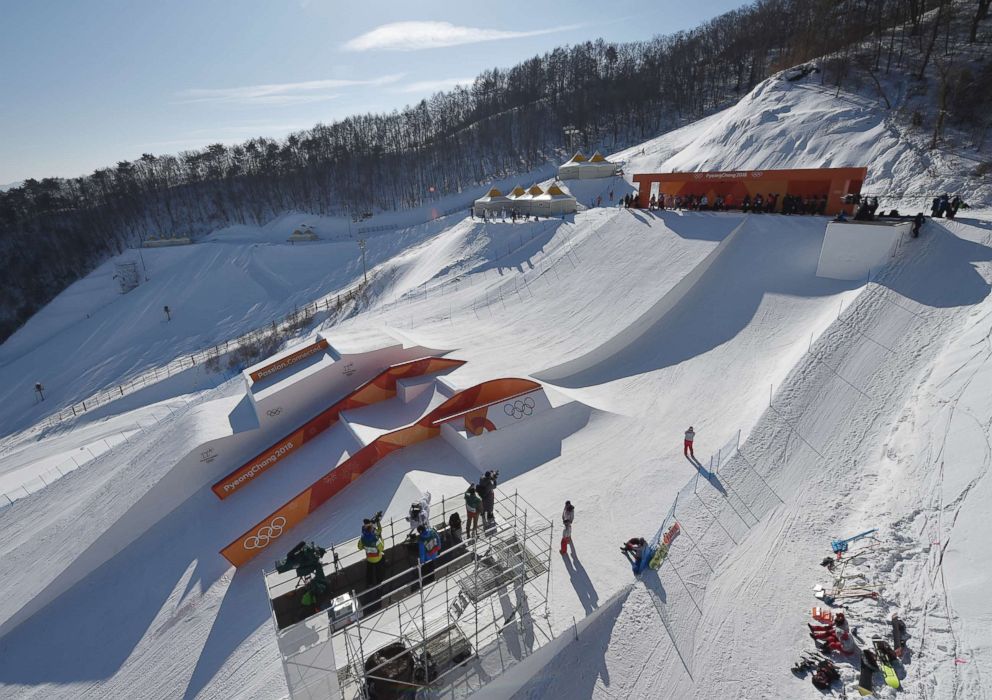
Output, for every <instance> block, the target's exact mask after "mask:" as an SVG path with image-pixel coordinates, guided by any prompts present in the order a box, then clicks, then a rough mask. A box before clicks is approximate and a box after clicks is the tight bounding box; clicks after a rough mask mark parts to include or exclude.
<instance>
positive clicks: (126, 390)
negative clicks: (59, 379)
mask: <svg viewBox="0 0 992 700" xmlns="http://www.w3.org/2000/svg"><path fill="white" fill-rule="evenodd" d="M370 277H371V276H370ZM371 282H372V280H371V279H370V281H369V283H371ZM365 290H366V283H365V282H364V281H362V282H359V283H357V284H354V285H352V286H350V287H346V288H344V289H341V290H338V291H336V292H333V293H331V294H327V295H325V296H323V297H321V298H320V299H317V300H315V301H313V302H310V303H308V304H306V305H305V306H302V307H296V308H295V309H293V310H292V311H290V312H288V313H287V314H286V315H285V316H283V317H282V318H280V319H278V320H275V319H274V320H272V321H270V322H269V323H268V324H266V325H264V326H260V327H258V328H255V329H253V330H250V331H248V332H247V333H243V334H241V335H239V336H237V337H236V338H232V339H229V340H225V341H224V342H222V343H217V344H216V345H212V346H210V347H209V348H206V349H203V350H197V351H196V352H192V353H189V354H184V355H181V356H180V357H177V358H176V359H174V360H172V361H171V362H169V363H168V364H166V365H163V366H159V367H152V368H150V369H147V370H145V371H144V372H141V373H140V374H137V375H133V376H131V377H128V378H126V379H124V380H122V381H121V382H119V383H117V384H115V385H114V386H110V387H106V388H104V389H102V390H100V391H98V392H97V393H95V394H93V395H91V396H88V397H87V398H85V399H83V400H82V401H79V402H76V403H71V404H69V405H67V406H63V407H61V408H59V410H58V411H57V412H56V413H53V414H51V415H50V416H48V417H47V418H46V419H44V420H43V421H41V422H40V423H39V424H38V425H37V426H36V427H37V428H40V429H42V430H44V429H46V428H50V427H52V426H55V425H58V424H60V423H63V422H65V421H69V420H72V419H74V418H77V417H78V416H80V415H82V414H84V413H86V412H87V411H92V410H93V409H95V408H98V407H100V406H106V405H107V404H109V403H111V402H113V401H116V400H117V399H120V398H121V397H123V396H126V395H128V394H132V393H134V392H136V391H139V390H141V389H144V388H145V387H147V386H150V385H152V384H156V383H157V382H160V381H162V380H164V379H168V378H169V377H172V376H174V375H176V374H180V373H182V372H185V371H187V370H189V369H193V368H195V367H205V368H206V369H207V370H208V371H220V370H221V360H222V359H223V358H224V357H231V356H236V357H235V359H236V360H237V361H238V362H239V363H240V364H245V363H247V362H250V361H252V360H254V359H255V358H257V357H259V356H260V355H261V354H263V353H266V351H269V350H271V351H272V352H274V351H275V350H276V349H277V348H276V347H271V346H272V345H273V344H274V343H275V344H278V343H279V342H281V341H282V340H285V339H288V338H290V337H293V336H294V335H296V334H298V333H299V332H301V331H303V330H305V329H307V328H309V327H310V326H312V325H313V324H314V323H315V322H317V321H318V320H319V319H317V318H316V316H317V315H318V314H320V313H325V314H328V315H330V314H334V313H340V312H341V311H342V310H343V309H344V307H345V305H346V304H348V303H350V302H353V301H355V300H356V299H358V298H359V297H360V296H361V295H362V294H363V292H364V291H365Z"/></svg>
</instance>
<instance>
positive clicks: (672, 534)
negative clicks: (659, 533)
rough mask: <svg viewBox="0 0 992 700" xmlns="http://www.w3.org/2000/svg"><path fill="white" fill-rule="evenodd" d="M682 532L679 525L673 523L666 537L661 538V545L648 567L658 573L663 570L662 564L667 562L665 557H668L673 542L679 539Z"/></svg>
mask: <svg viewBox="0 0 992 700" xmlns="http://www.w3.org/2000/svg"><path fill="white" fill-rule="evenodd" d="M680 532H682V528H681V527H680V526H679V524H678V523H673V524H672V526H671V527H670V528H668V530H667V531H666V532H665V535H664V536H663V537H662V538H661V544H660V545H658V548H657V549H656V550H655V552H654V555H652V557H651V559H650V560H649V561H648V566H650V567H651V568H652V569H654V570H655V571H657V570H658V569H659V568H661V562H663V561H665V557H667V556H668V548H669V547H670V546H671V544H672V540H674V539H675V538H676V537H678V534H679V533H680Z"/></svg>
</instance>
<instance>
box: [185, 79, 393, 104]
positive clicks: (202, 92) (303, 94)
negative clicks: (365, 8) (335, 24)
mask: <svg viewBox="0 0 992 700" xmlns="http://www.w3.org/2000/svg"><path fill="white" fill-rule="evenodd" d="M402 77H403V74H402V73H397V74H394V75H384V76H381V77H379V78H372V79H370V80H308V81H305V82H301V83H272V84H268V85H246V86H244V87H233V88H190V89H188V90H183V91H182V92H180V93H179V94H178V97H179V100H180V102H185V103H191V102H193V103H237V104H254V105H291V104H303V103H306V102H320V101H323V100H333V99H335V98H337V97H340V96H341V93H340V92H337V91H338V90H340V89H341V88H348V87H356V86H362V85H388V84H389V83H395V82H396V81H398V80H400V79H401V78H402Z"/></svg>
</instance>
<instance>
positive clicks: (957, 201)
mask: <svg viewBox="0 0 992 700" xmlns="http://www.w3.org/2000/svg"><path fill="white" fill-rule="evenodd" d="M960 208H961V198H960V197H958V196H957V195H954V199H952V200H951V203H950V207H949V209H948V210H947V218H948V219H953V218H954V217H955V216H957V215H958V209H960Z"/></svg>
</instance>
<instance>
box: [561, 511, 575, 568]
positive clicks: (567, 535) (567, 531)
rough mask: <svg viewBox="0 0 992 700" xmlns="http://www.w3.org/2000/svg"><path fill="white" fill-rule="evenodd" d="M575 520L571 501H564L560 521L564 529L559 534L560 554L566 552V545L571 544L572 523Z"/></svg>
mask: <svg viewBox="0 0 992 700" xmlns="http://www.w3.org/2000/svg"><path fill="white" fill-rule="evenodd" d="M573 520H575V506H573V505H572V502H571V501H565V509H564V510H563V511H562V512H561V521H562V523H564V525H565V528H564V530H563V531H562V534H561V553H562V554H563V555H564V554H565V553H566V552H567V549H566V548H567V547H568V545H570V544H572V521H573Z"/></svg>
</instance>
